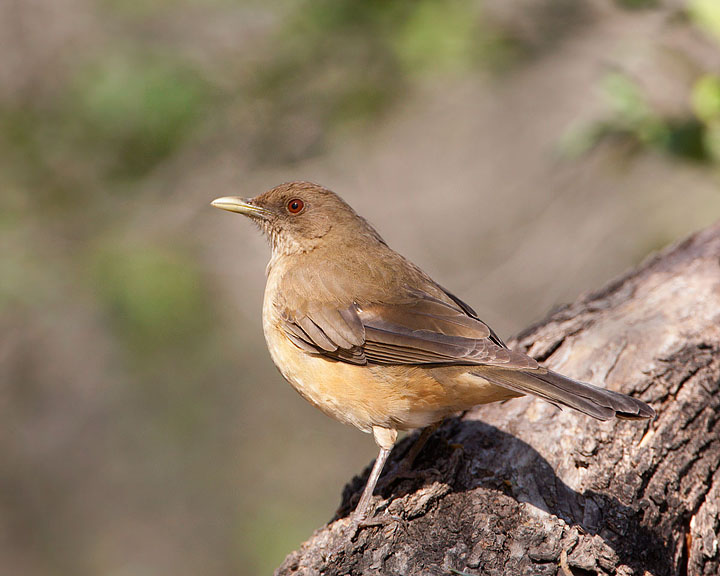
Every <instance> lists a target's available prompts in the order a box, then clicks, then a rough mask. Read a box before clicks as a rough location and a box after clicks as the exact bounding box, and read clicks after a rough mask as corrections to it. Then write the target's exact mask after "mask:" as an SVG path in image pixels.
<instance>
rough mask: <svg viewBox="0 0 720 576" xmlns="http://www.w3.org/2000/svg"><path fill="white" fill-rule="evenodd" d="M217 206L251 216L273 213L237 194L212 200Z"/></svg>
mask: <svg viewBox="0 0 720 576" xmlns="http://www.w3.org/2000/svg"><path fill="white" fill-rule="evenodd" d="M211 205H212V206H215V208H221V209H223V210H227V211H228V212H237V213H238V214H244V215H245V216H250V217H253V216H255V217H258V216H259V217H260V218H266V217H267V216H269V215H270V214H271V212H270V210H266V209H265V208H262V207H260V206H256V205H255V204H251V200H246V199H245V198H238V197H237V196H224V197H223V198H217V199H215V200H213V201H212V202H211Z"/></svg>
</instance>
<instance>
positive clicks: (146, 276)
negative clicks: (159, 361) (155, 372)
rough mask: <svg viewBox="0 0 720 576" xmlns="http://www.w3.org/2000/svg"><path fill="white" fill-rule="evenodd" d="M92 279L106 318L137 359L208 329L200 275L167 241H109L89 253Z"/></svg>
mask: <svg viewBox="0 0 720 576" xmlns="http://www.w3.org/2000/svg"><path fill="white" fill-rule="evenodd" d="M92 262H93V266H92V273H93V284H94V286H95V288H96V291H97V295H98V297H99V300H100V302H101V303H102V304H103V305H104V307H105V309H106V311H107V313H108V317H109V319H110V320H111V322H112V326H114V327H115V331H116V333H117V334H118V335H119V336H120V337H121V338H122V341H123V342H124V343H125V344H126V346H127V347H128V348H129V350H130V351H131V352H133V353H134V354H136V355H137V356H139V357H140V358H142V357H146V356H152V355H155V354H158V353H160V352H163V351H168V352H170V353H175V354H177V353H178V352H179V351H180V350H183V349H186V348H187V345H188V344H191V343H192V342H193V341H194V340H195V338H196V337H198V336H202V335H203V334H204V333H205V331H206V330H207V328H208V327H207V322H208V321H209V318H210V316H211V314H210V310H209V306H208V298H207V295H206V293H205V290H204V287H203V283H202V276H201V274H200V272H199V271H198V270H197V268H196V266H195V264H194V262H193V261H192V260H191V259H189V258H187V257H186V256H185V255H184V254H183V253H181V252H179V251H174V250H172V249H170V248H168V247H165V246H153V245H124V244H121V243H117V242H110V241H107V242H105V243H103V244H101V245H100V246H99V247H98V248H96V249H95V251H94V253H93V255H92Z"/></svg>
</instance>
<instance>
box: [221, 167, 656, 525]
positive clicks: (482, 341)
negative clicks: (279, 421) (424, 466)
mask: <svg viewBox="0 0 720 576" xmlns="http://www.w3.org/2000/svg"><path fill="white" fill-rule="evenodd" d="M211 204H212V206H214V207H216V208H220V209H223V210H227V211H230V212H235V213H238V214H242V215H244V216H246V217H248V218H249V219H250V220H251V221H252V222H253V223H255V224H256V225H257V226H258V227H259V228H260V229H261V230H262V232H263V233H264V234H265V236H266V237H267V239H268V240H269V243H270V248H271V256H270V261H269V263H268V265H267V270H266V275H267V280H266V287H265V294H264V298H263V307H262V324H263V332H264V335H265V340H266V343H267V347H268V350H269V352H270V356H271V358H272V360H273V362H274V363H275V365H276V366H277V368H278V369H279V371H280V373H281V375H282V376H283V377H284V379H285V380H287V381H288V382H289V383H290V384H291V385H292V386H293V388H295V390H296V391H297V392H299V393H300V395H301V396H302V397H303V398H304V399H305V400H307V401H308V402H309V403H310V404H312V405H313V406H315V407H317V408H319V409H320V410H321V411H322V412H324V413H325V414H327V415H328V416H330V417H332V418H334V419H335V420H338V421H340V422H342V423H344V424H349V425H352V426H355V427H356V428H358V429H359V430H361V431H363V432H367V433H371V434H372V435H373V438H374V440H375V443H376V444H377V446H378V448H379V453H378V456H377V458H376V459H375V463H374V465H373V468H372V470H371V472H370V475H369V477H368V480H367V483H366V485H365V488H364V490H363V492H362V495H361V497H360V499H359V501H358V504H357V505H356V507H355V510H354V511H353V512H352V514H351V518H350V526H351V527H352V529H353V531H355V530H357V529H359V528H360V527H362V526H363V525H367V522H368V511H369V508H370V505H371V501H372V496H373V491H374V489H375V487H376V484H377V482H378V479H379V478H380V475H381V473H382V470H383V467H384V466H385V462H386V461H387V459H388V456H389V455H390V452H391V450H392V448H393V446H394V445H395V442H396V440H397V437H398V431H402V430H411V429H416V428H424V429H425V431H424V432H423V434H422V435H421V436H420V438H421V440H420V441H418V443H417V444H416V445H415V446H414V447H413V450H414V452H415V453H417V451H418V450H419V448H421V447H422V446H421V444H422V441H423V440H424V439H426V438H427V436H428V432H430V433H431V431H432V430H433V429H434V427H436V426H437V425H438V424H439V423H440V422H441V421H442V420H443V419H444V418H446V417H447V416H449V415H451V414H454V413H458V412H461V411H464V410H467V409H470V408H472V407H473V406H476V405H479V404H486V403H490V402H498V401H504V400H509V399H511V398H515V397H519V396H523V395H526V394H530V395H534V396H537V397H540V398H542V399H544V400H546V401H548V402H550V403H552V404H554V405H556V406H558V407H569V408H573V409H575V410H578V411H580V412H582V413H584V414H587V415H589V416H592V417H594V418H597V419H599V420H608V419H610V418H613V417H619V418H624V419H649V418H653V417H654V415H655V412H654V410H653V409H652V408H651V407H650V406H649V405H648V404H646V403H645V402H642V401H640V400H637V399H635V398H632V397H630V396H627V395H624V394H621V393H619V392H614V391H612V390H607V389H604V388H600V387H596V386H593V385H591V384H587V383H584V382H579V381H577V380H573V379H571V378H568V377H566V376H563V375H561V374H558V373H557V372H554V371H552V370H550V369H548V368H546V367H543V366H542V365H540V364H538V362H537V361H536V360H535V359H533V358H532V357H530V356H528V355H526V354H524V353H523V352H519V351H514V350H510V349H509V348H508V346H507V345H506V344H505V343H504V342H503V340H501V338H500V337H499V336H498V335H497V334H496V333H495V332H494V331H493V330H492V328H490V327H489V326H488V325H487V324H486V323H485V322H483V321H482V320H481V319H480V318H479V317H478V315H477V314H476V312H475V311H474V310H473V309H472V308H471V307H470V306H469V305H468V304H466V303H465V302H463V301H462V300H461V299H460V298H458V297H457V296H455V295H454V294H452V293H451V292H450V291H448V290H447V289H445V288H443V287H442V286H441V285H440V284H438V283H436V282H435V281H434V280H432V279H431V278H430V276H428V275H427V274H426V273H425V272H423V271H422V270H421V269H420V268H419V267H418V266H416V265H415V264H413V263H412V262H410V261H409V260H408V259H406V258H405V257H404V256H402V255H401V254H399V253H398V252H396V251H394V250H393V249H392V248H390V246H388V244H387V243H386V242H385V241H384V240H383V238H382V237H381V236H380V234H379V233H378V232H377V231H376V230H375V228H373V227H372V226H371V225H370V224H369V223H368V221H367V220H365V219H364V218H363V217H361V216H360V215H358V214H357V213H356V212H355V211H354V210H353V209H352V208H351V207H350V206H349V205H348V204H347V203H346V202H345V201H344V200H343V199H342V198H340V196H338V195H337V194H335V193H334V192H332V191H331V190H328V189H327V188H324V187H322V186H320V185H318V184H314V183H312V182H306V181H295V182H288V183H284V184H281V185H279V186H276V187H274V188H272V189H270V190H268V191H266V192H264V193H262V194H260V195H258V196H255V197H254V198H250V199H245V198H240V197H235V196H226V197H222V198H217V199H216V200H213V201H212V203H211Z"/></svg>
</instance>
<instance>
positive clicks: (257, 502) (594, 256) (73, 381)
mask: <svg viewBox="0 0 720 576" xmlns="http://www.w3.org/2000/svg"><path fill="white" fill-rule="evenodd" d="M719 167H720V2H717V1H716V0H688V1H680V0H677V1H672V0H668V1H661V0H656V1H654V0H624V1H620V0H615V1H613V0H582V1H580V0H519V1H516V2H506V1H504V0H445V1H440V0H396V1H394V2H386V1H382V0H353V1H350V0H315V1H309V0H301V1H297V0H296V1H290V0H271V1H269V0H263V1H261V0H3V1H2V2H0V421H1V422H2V424H0V573H2V574H22V575H24V576H44V575H49V574H52V575H65V574H67V575H74V576H83V575H88V576H89V575H97V574H103V575H106V576H126V575H127V576H129V575H132V576H146V575H147V576H154V575H164V574H173V575H175V576H184V575H196V574H203V575H206V576H216V575H217V576H219V575H227V574H241V575H249V576H254V575H260V574H267V573H269V572H270V571H271V570H272V569H273V568H274V567H276V566H277V565H278V564H279V563H280V562H281V561H282V559H283V558H284V556H285V554H286V553H288V552H289V551H290V550H292V549H293V548H295V547H296V546H297V545H298V544H299V543H300V542H301V541H302V540H304V539H305V538H307V537H308V536H309V535H310V534H311V532H312V530H313V529H314V528H316V527H318V526H320V525H321V524H322V523H324V522H326V521H327V520H328V519H330V518H331V517H332V515H333V513H334V511H335V509H336V507H337V506H338V505H339V503H340V494H341V490H342V487H343V485H344V483H345V482H346V481H347V480H348V479H349V478H350V477H351V476H352V475H353V474H355V473H357V472H359V471H360V470H361V469H362V468H363V467H364V466H365V465H367V464H368V463H369V462H370V461H371V460H372V458H374V457H375V453H376V448H375V446H374V443H373V441H372V439H371V438H370V437H369V436H367V435H364V434H361V433H359V432H357V431H355V430H353V429H350V428H345V427H343V426H341V425H340V424H337V423H335V422H333V421H331V420H330V419H328V418H327V417H325V416H324V415H322V414H321V413H319V412H317V411H316V410H314V409H313V408H312V407H310V406H309V405H308V404H306V403H305V402H304V401H303V400H301V399H300V397H299V396H298V395H297V394H296V393H295V392H293V390H292V389H291V388H290V387H289V385H287V384H286V383H285V382H283V381H282V379H281V378H280V376H279V374H278V373H277V372H276V371H275V369H274V367H273V366H272V363H271V361H270V358H269V356H268V353H267V351H266V349H265V344H264V341H263V338H262V330H261V323H260V308H261V300H262V291H263V286H264V266H265V263H266V261H267V259H268V256H269V250H268V248H267V246H266V243H265V241H264V239H263V238H261V236H260V235H259V233H258V232H257V231H256V230H255V228H254V227H253V226H251V225H250V224H249V223H248V222H247V221H246V220H244V219H243V218H241V217H239V216H234V215H230V214H228V213H224V212H221V211H219V210H215V209H212V208H210V206H209V202H210V201H211V200H212V199H213V198H215V197H217V196H223V195H242V196H253V195H255V194H257V193H260V192H262V191H264V190H266V189H268V188H270V187H272V186H274V185H276V184H278V183H280V182H283V181H287V180H295V179H308V180H314V181H317V182H320V183H322V184H324V185H326V186H328V187H330V188H331V189H334V190H335V191H337V192H339V193H340V194H341V195H343V196H344V198H346V199H347V200H348V202H350V204H351V205H353V206H354V207H355V208H356V209H357V210H358V212H360V213H361V214H362V215H364V216H366V217H367V218H368V219H369V220H370V221H371V222H372V223H374V224H375V225H376V227H377V228H378V229H379V231H380V232H381V233H382V234H383V235H384V237H385V239H386V240H387V241H388V242H389V243H390V244H391V246H393V247H394V248H396V249H398V250H399V251H401V252H403V253H404V254H406V255H407V256H409V257H410V258H411V259H412V260H414V261H415V262H416V263H418V264H419V265H420V266H421V267H423V268H424V269H425V270H426V271H427V272H429V273H430V274H431V275H432V276H434V277H435V278H436V279H438V280H439V281H440V282H442V283H443V284H444V285H445V286H447V287H448V288H449V289H450V290H452V291H453V292H455V293H457V294H458V295H459V296H461V297H462V298H463V299H465V300H466V301H468V302H469V303H470V304H471V305H472V306H474V307H475V308H476V309H477V310H478V312H479V313H480V316H481V317H483V318H484V319H485V320H487V321H488V322H489V323H490V324H491V325H493V326H494V327H495V329H496V330H497V331H498V332H499V333H500V334H501V335H503V336H505V337H509V336H511V335H512V334H513V333H515V332H517V331H518V330H520V329H521V328H522V327H524V326H526V325H527V324H528V323H530V322H532V321H533V320H538V319H540V318H541V317H543V316H544V315H545V314H546V313H547V312H548V311H549V310H550V309H551V308H552V307H553V306H556V305H558V304H561V303H563V302H568V301H571V300H573V299H574V298H576V297H577V296H578V295H579V294H580V293H581V292H583V291H585V290H588V289H593V288H598V287H599V286H600V285H602V284H603V283H604V282H606V281H608V280H609V279H611V278H612V277H614V276H615V275H617V274H619V273H621V272H623V271H624V270H626V269H628V268H629V267H631V266H633V265H636V264H637V263H639V262H640V261H641V260H642V259H643V258H644V257H646V256H647V255H648V254H649V253H651V252H652V251H653V250H656V249H659V248H661V247H663V246H665V245H667V244H668V243H671V242H673V241H676V240H677V239H680V238H682V237H684V236H685V235H686V234H688V233H690V232H691V231H694V230H697V229H699V228H701V227H703V226H706V225H708V224H709V223H711V222H713V221H714V220H715V219H716V218H717V217H718V215H719V214H720V191H719V189H718V184H719V183H720V180H719V176H720V172H719V170H718V168H719Z"/></svg>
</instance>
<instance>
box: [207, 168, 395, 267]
mask: <svg viewBox="0 0 720 576" xmlns="http://www.w3.org/2000/svg"><path fill="white" fill-rule="evenodd" d="M212 205H213V206H215V207H216V208H222V209H223V210H228V211H229V212H237V213H238V214H243V215H245V216H247V217H248V218H250V219H251V220H252V221H253V222H255V223H256V224H257V225H258V226H259V227H260V229H261V230H262V231H263V232H265V234H266V235H267V237H268V239H269V240H270V245H271V246H272V249H273V252H274V253H278V254H293V253H302V252H309V251H311V250H313V249H315V248H316V247H317V246H318V245H319V244H320V243H321V241H322V243H324V244H327V243H328V242H342V243H347V242H362V241H363V240H366V241H367V240H373V241H380V242H382V239H381V238H380V236H379V235H378V234H377V232H375V230H374V229H373V228H372V227H371V226H370V225H369V224H368V223H367V222H366V221H365V220H364V219H363V218H361V217H360V216H358V215H357V214H356V213H355V211H354V210H353V209H352V208H351V207H350V206H349V205H348V204H347V203H345V202H344V201H343V200H342V199H341V198H340V197H339V196H338V195H337V194H335V193H334V192H332V191H330V190H328V189H327V188H323V187H322V186H319V185H317V184H313V183H312V182H289V183H286V184H281V185H280V186H276V187H275V188H273V189H272V190H268V191H267V192H264V193H263V194H260V195H259V196H256V197H255V198H250V199H245V198H239V197H235V196H226V197H223V198H218V199H217V200H213V202H212Z"/></svg>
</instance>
